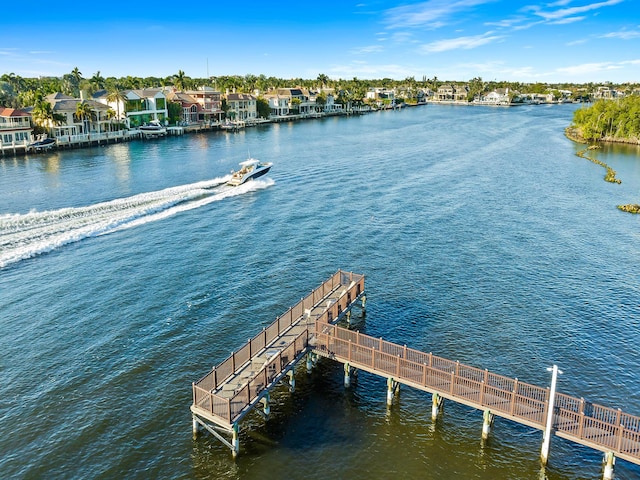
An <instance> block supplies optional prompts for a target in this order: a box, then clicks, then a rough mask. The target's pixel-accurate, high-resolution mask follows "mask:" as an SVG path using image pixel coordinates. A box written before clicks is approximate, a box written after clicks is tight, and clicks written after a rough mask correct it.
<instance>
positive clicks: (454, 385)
mask: <svg viewBox="0 0 640 480" xmlns="http://www.w3.org/2000/svg"><path fill="white" fill-rule="evenodd" d="M314 348H315V350H316V351H317V352H319V353H321V354H322V355H325V356H327V357H329V358H333V359H336V360H338V361H342V362H343V363H345V362H348V363H349V364H350V365H352V366H354V367H356V368H360V369H362V370H365V371H370V372H372V373H375V374H378V375H383V376H387V377H391V378H393V379H395V380H396V381H400V382H402V383H405V384H408V385H411V386H414V387H417V388H420V389H422V390H425V391H429V392H432V393H438V394H440V395H442V396H443V397H445V398H450V399H452V400H455V401H456V402H458V403H462V404H465V405H468V406H471V407H473V408H478V409H487V410H490V411H491V412H492V413H495V414H498V415H500V416H503V417H505V418H509V419H511V420H514V421H516V422H518V423H522V424H525V425H529V426H531V427H534V428H538V429H540V430H543V429H544V428H545V419H546V417H547V408H548V404H549V389H548V388H542V387H537V386H535V385H530V384H527V383H524V382H521V381H519V380H518V379H517V378H508V377H504V376H502V375H496V374H494V373H491V372H489V371H488V370H481V369H478V368H475V367H471V366H468V365H464V364H461V363H459V362H454V361H452V360H447V359H445V358H441V357H437V356H435V355H433V354H431V353H424V352H421V351H419V350H414V349H411V348H407V347H406V346H401V345H397V344H394V343H390V342H387V341H384V340H382V339H381V338H374V337H371V336H368V335H365V334H362V333H359V332H357V331H352V330H348V329H346V328H341V327H338V326H336V325H331V324H328V323H325V322H321V321H318V322H316V330H315V347H314ZM553 428H554V431H555V433H556V434H557V435H558V436H562V437H564V438H567V439H570V440H573V441H576V442H577V443H581V444H583V445H587V446H590V447H592V448H596V449H598V450H601V451H604V452H609V451H610V452H614V453H616V455H617V456H619V457H620V458H625V459H627V460H630V461H632V462H634V463H639V460H640V417H637V416H633V415H629V414H626V413H623V412H622V411H620V410H616V409H612V408H608V407H604V406H601V405H596V404H592V403H588V402H585V400H584V399H581V398H575V397H571V396H568V395H564V394H561V393H556V397H555V408H554V418H553Z"/></svg>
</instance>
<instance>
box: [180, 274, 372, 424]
mask: <svg viewBox="0 0 640 480" xmlns="http://www.w3.org/2000/svg"><path fill="white" fill-rule="evenodd" d="M343 285H348V287H345V292H344V294H343V295H341V296H340V297H339V298H338V300H337V301H335V302H334V303H333V304H332V305H330V306H328V310H327V312H326V313H325V315H324V316H325V321H327V320H326V319H327V318H333V319H336V318H338V316H339V315H340V313H342V311H343V310H344V309H346V308H347V307H348V305H349V304H350V303H351V300H352V299H355V298H356V297H357V295H359V294H360V293H361V292H363V291H364V276H363V275H358V274H354V273H352V272H344V271H342V270H338V271H337V272H336V273H335V274H334V275H332V276H331V278H329V279H328V280H326V281H325V282H323V284H322V285H321V286H319V287H318V288H316V289H314V290H313V291H312V292H311V293H310V294H309V295H307V296H306V297H304V298H303V299H302V300H300V301H299V302H298V303H297V304H296V305H294V306H293V307H291V308H289V309H288V310H287V311H286V312H285V313H284V314H283V315H281V316H279V317H277V318H276V319H275V320H274V321H273V322H272V323H271V324H270V325H269V326H267V327H265V328H263V330H262V331H261V332H260V333H258V334H257V335H256V336H254V337H253V338H251V339H249V341H248V342H247V343H246V344H244V345H243V346H242V347H241V348H239V349H238V350H236V351H235V352H233V353H232V354H231V355H230V356H229V357H227V358H226V359H225V360H224V361H222V362H221V363H220V364H219V365H218V366H216V367H214V368H213V369H212V370H211V371H210V372H209V373H208V374H206V375H205V376H204V377H202V378H201V379H199V380H198V381H196V382H194V383H193V385H192V386H193V404H194V405H195V406H197V407H199V408H202V409H204V410H206V411H207V412H208V413H211V414H212V415H215V416H217V417H219V418H221V419H223V420H225V421H227V422H231V421H232V420H233V419H234V418H235V417H236V416H237V415H238V414H239V413H240V412H241V411H242V409H243V408H245V406H246V405H247V404H249V403H250V402H251V401H252V400H254V399H255V398H256V397H257V396H258V395H259V394H260V393H261V391H262V389H264V387H266V385H267V384H268V383H269V381H268V380H269V377H270V375H271V373H272V372H273V370H274V369H275V372H276V375H277V374H278V373H280V372H281V371H282V368H283V367H284V366H286V365H287V364H288V362H287V363H284V364H282V362H281V361H282V360H283V359H287V360H288V361H291V360H292V359H293V358H295V357H297V356H298V355H299V354H300V353H301V352H302V351H303V350H305V349H306V348H307V346H308V344H309V333H310V332H309V331H308V330H305V331H304V332H303V333H302V334H300V335H299V336H298V337H297V338H296V339H295V341H294V342H293V343H292V344H291V345H290V346H289V347H287V348H286V349H285V350H284V351H282V352H281V353H279V354H278V355H277V356H276V357H274V358H273V359H271V360H270V361H268V363H267V364H265V369H264V370H265V373H264V374H263V373H260V374H259V375H258V377H259V378H255V379H254V380H252V381H251V382H250V383H249V385H248V386H246V387H245V388H243V389H241V390H240V391H238V392H236V393H235V395H234V396H233V398H228V397H223V396H221V395H219V394H216V393H215V391H216V390H217V389H218V388H219V387H220V386H222V385H224V384H226V383H227V380H228V379H229V378H230V377H231V376H233V375H234V374H235V372H237V371H238V369H240V368H242V367H243V366H244V365H245V364H246V363H247V362H249V361H250V360H251V358H252V357H253V356H254V355H255V354H257V353H258V352H260V351H262V350H264V349H265V348H267V346H268V345H269V344H270V343H271V342H273V341H274V340H275V339H276V338H278V337H279V336H280V335H282V334H283V333H284V332H285V331H286V330H288V329H289V328H290V327H291V325H293V324H294V323H295V322H296V321H297V320H299V319H300V318H301V317H303V316H305V315H310V313H311V310H312V309H313V307H315V306H317V305H318V303H319V302H320V301H322V299H323V298H325V297H326V296H327V295H329V294H330V293H331V292H333V291H334V290H336V289H337V288H339V287H340V286H343ZM327 315H328V316H327ZM329 321H331V320H329ZM311 333H312V332H311ZM269 369H271V370H270V371H269V372H267V370H269ZM258 387H261V388H258ZM243 402H246V403H243Z"/></svg>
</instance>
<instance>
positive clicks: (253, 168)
mask: <svg viewBox="0 0 640 480" xmlns="http://www.w3.org/2000/svg"><path fill="white" fill-rule="evenodd" d="M271 165H273V164H272V163H271V162H261V161H259V160H256V159H255V158H249V159H248V160H245V161H244V162H240V167H241V168H240V170H238V171H235V172H231V180H229V181H228V182H227V185H231V186H233V187H237V186H238V185H242V184H243V183H245V182H247V181H249V180H254V179H256V178H258V177H261V176H262V175H264V174H265V173H267V172H268V171H269V169H271Z"/></svg>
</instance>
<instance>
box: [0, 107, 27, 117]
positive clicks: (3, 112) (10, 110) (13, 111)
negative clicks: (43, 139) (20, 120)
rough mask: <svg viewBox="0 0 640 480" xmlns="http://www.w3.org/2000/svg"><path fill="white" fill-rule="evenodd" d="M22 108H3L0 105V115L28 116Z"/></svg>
mask: <svg viewBox="0 0 640 480" xmlns="http://www.w3.org/2000/svg"><path fill="white" fill-rule="evenodd" d="M30 116H31V115H29V114H28V113H27V112H25V111H24V110H18V109H17V108H5V107H0V117H30Z"/></svg>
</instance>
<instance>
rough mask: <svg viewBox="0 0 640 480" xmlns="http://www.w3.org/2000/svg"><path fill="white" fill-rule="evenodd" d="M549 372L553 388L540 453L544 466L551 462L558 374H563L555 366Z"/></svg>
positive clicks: (550, 392)
mask: <svg viewBox="0 0 640 480" xmlns="http://www.w3.org/2000/svg"><path fill="white" fill-rule="evenodd" d="M547 370H550V371H551V388H550V389H549V403H548V405H547V422H546V426H545V429H544V436H543V440H542V450H541V451H540V460H541V461H542V464H543V465H546V464H547V462H548V461H549V446H550V444H551V433H552V429H553V414H554V410H555V406H554V402H555V399H556V383H557V381H558V373H562V371H561V370H558V366H557V365H554V366H553V367H551V368H547Z"/></svg>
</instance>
